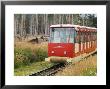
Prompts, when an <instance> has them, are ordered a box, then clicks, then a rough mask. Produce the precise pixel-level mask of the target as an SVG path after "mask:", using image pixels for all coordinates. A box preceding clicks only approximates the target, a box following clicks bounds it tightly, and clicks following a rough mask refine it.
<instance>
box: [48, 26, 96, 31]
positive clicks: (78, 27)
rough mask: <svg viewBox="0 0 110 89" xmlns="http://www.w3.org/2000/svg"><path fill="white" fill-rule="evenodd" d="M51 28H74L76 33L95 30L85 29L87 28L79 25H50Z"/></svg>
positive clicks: (93, 28)
mask: <svg viewBox="0 0 110 89" xmlns="http://www.w3.org/2000/svg"><path fill="white" fill-rule="evenodd" d="M50 27H51V28H52V27H74V28H75V29H76V30H77V31H79V29H80V31H96V30H97V28H95V27H87V26H80V25H73V24H56V25H51V26H50Z"/></svg>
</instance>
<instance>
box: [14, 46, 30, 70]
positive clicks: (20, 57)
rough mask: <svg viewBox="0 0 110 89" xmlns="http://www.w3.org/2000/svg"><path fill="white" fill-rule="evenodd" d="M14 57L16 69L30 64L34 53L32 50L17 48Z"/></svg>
mask: <svg viewBox="0 0 110 89" xmlns="http://www.w3.org/2000/svg"><path fill="white" fill-rule="evenodd" d="M14 55H15V58H14V67H15V68H18V67H20V66H23V65H29V64H30V61H31V58H32V52H31V50H30V49H27V48H26V49H22V48H15V51H14Z"/></svg>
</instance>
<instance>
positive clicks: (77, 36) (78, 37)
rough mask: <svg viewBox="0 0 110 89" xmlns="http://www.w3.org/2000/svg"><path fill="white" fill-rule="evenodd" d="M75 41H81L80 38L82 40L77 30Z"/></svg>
mask: <svg viewBox="0 0 110 89" xmlns="http://www.w3.org/2000/svg"><path fill="white" fill-rule="evenodd" d="M74 38H75V43H79V40H80V33H79V32H78V31H75V36H74Z"/></svg>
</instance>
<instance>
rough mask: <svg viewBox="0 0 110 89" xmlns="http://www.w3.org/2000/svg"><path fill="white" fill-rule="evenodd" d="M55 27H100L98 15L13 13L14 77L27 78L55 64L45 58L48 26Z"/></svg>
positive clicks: (46, 56) (46, 54)
mask: <svg viewBox="0 0 110 89" xmlns="http://www.w3.org/2000/svg"><path fill="white" fill-rule="evenodd" d="M53 24H73V25H81V26H88V27H96V28H97V16H96V14H14V75H15V76H28V75H30V74H32V73H34V72H38V71H41V70H44V69H46V68H49V67H51V66H53V65H55V63H50V62H47V61H45V58H48V38H49V27H50V25H53ZM44 38H45V39H44ZM91 63H92V62H91ZM79 74H80V73H79Z"/></svg>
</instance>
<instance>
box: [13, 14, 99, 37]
mask: <svg viewBox="0 0 110 89" xmlns="http://www.w3.org/2000/svg"><path fill="white" fill-rule="evenodd" d="M52 24H75V25H81V26H88V27H97V16H96V14H14V36H15V39H16V38H18V37H19V39H20V38H24V39H25V38H27V37H37V36H38V35H43V36H49V26H50V25H52Z"/></svg>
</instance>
